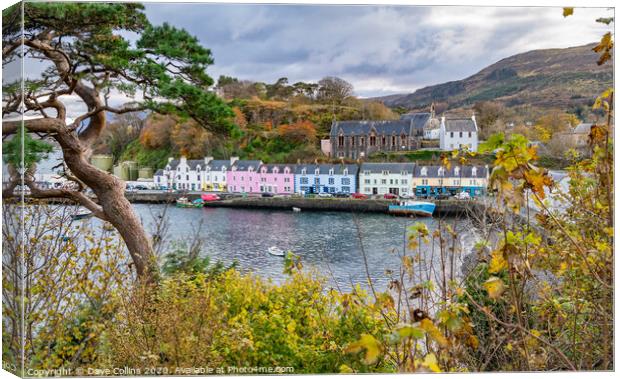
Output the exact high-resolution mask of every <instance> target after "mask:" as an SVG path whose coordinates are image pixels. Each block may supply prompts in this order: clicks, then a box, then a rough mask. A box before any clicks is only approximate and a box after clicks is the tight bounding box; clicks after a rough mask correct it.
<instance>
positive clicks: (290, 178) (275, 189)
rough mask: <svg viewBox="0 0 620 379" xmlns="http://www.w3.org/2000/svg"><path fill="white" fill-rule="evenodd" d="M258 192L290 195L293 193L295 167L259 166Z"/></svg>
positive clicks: (280, 165)
mask: <svg viewBox="0 0 620 379" xmlns="http://www.w3.org/2000/svg"><path fill="white" fill-rule="evenodd" d="M259 178H260V192H269V193H273V194H281V195H290V194H293V193H295V165H288V164H264V165H262V166H260V172H259Z"/></svg>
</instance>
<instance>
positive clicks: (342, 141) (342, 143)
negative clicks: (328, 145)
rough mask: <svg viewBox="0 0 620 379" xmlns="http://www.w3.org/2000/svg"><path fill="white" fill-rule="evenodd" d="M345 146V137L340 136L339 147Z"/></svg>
mask: <svg viewBox="0 0 620 379" xmlns="http://www.w3.org/2000/svg"><path fill="white" fill-rule="evenodd" d="M342 146H344V136H338V147H342Z"/></svg>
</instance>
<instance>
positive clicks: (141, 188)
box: [133, 184, 149, 191]
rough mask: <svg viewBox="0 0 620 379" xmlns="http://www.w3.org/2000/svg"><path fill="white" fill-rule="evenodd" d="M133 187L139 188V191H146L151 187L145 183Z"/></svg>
mask: <svg viewBox="0 0 620 379" xmlns="http://www.w3.org/2000/svg"><path fill="white" fill-rule="evenodd" d="M133 188H134V189H136V190H139V191H146V190H148V189H149V188H148V187H147V186H145V185H143V184H137V185H135V186H134V187H133Z"/></svg>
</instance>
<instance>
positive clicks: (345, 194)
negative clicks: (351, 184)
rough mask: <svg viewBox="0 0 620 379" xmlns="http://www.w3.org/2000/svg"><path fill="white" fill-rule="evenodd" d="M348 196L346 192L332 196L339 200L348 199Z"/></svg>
mask: <svg viewBox="0 0 620 379" xmlns="http://www.w3.org/2000/svg"><path fill="white" fill-rule="evenodd" d="M349 196H350V195H349V194H348V193H346V192H336V193H335V194H334V197H340V198H346V197H349Z"/></svg>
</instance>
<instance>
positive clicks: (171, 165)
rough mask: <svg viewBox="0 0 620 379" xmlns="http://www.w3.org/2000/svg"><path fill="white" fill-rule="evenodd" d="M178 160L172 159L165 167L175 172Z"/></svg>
mask: <svg viewBox="0 0 620 379" xmlns="http://www.w3.org/2000/svg"><path fill="white" fill-rule="evenodd" d="M179 162H180V160H179V159H173V160H171V161H170V162H168V164H167V165H166V166H170V169H171V170H176V169H177V166H178V165H179Z"/></svg>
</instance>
